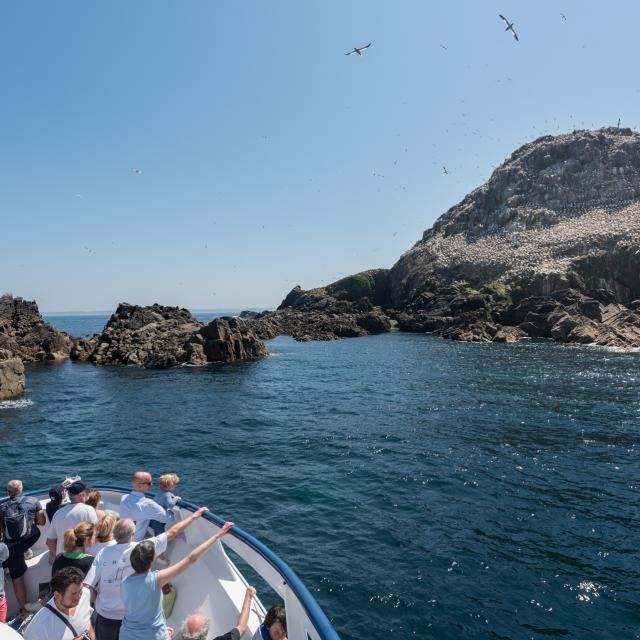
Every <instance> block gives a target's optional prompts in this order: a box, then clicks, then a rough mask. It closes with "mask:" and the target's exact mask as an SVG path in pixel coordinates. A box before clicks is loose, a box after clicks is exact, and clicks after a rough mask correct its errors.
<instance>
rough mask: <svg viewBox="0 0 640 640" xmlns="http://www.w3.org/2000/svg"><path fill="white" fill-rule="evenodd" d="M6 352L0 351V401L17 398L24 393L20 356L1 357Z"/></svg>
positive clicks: (22, 368)
mask: <svg viewBox="0 0 640 640" xmlns="http://www.w3.org/2000/svg"><path fill="white" fill-rule="evenodd" d="M7 354H8V352H6V351H4V352H2V351H0V401H1V400H10V399H12V398H17V397H19V396H21V395H22V394H23V393H24V387H25V383H24V365H23V364H22V360H20V358H6V359H3V358H4V356H5V355H7Z"/></svg>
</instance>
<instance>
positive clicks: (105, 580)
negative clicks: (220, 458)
mask: <svg viewBox="0 0 640 640" xmlns="http://www.w3.org/2000/svg"><path fill="white" fill-rule="evenodd" d="M206 510H207V508H206V507H201V508H200V509H198V510H197V511H196V512H194V513H192V514H191V515H190V516H189V517H187V518H185V519H184V520H181V521H180V522H178V523H176V524H175V525H174V526H173V527H171V529H169V530H168V531H166V532H165V533H162V534H160V535H159V536H156V537H154V538H150V539H149V541H150V542H151V543H152V544H153V546H154V548H155V553H156V554H157V555H159V554H161V553H164V552H165V550H166V548H167V542H169V541H171V540H173V539H174V538H176V537H177V536H179V535H180V534H181V533H182V532H183V531H184V530H185V529H186V528H187V527H188V526H189V525H190V524H191V523H192V522H194V521H195V520H196V519H197V518H199V517H200V516H201V515H202V514H203V513H204V512H205V511H206ZM134 532H135V525H134V523H133V521H132V520H131V519H129V518H123V519H120V520H118V522H117V523H116V526H115V527H114V529H113V537H114V538H115V541H116V544H115V545H113V546H111V547H105V548H104V549H101V550H100V551H99V552H98V555H97V556H96V557H95V559H94V561H93V564H92V565H91V568H90V569H89V572H88V573H87V575H86V577H85V579H84V582H85V584H86V585H87V586H88V587H90V588H91V589H92V590H93V591H95V592H96V594H97V596H96V600H95V609H96V613H97V618H96V640H118V634H119V633H120V626H121V625H122V618H123V616H124V604H123V602H122V599H121V598H120V585H121V583H122V581H123V580H124V579H125V578H126V577H128V576H130V575H131V574H132V573H133V572H134V571H133V568H132V567H131V562H130V560H129V558H130V556H131V552H132V551H133V549H134V548H135V546H136V542H135V541H134V539H133V538H134Z"/></svg>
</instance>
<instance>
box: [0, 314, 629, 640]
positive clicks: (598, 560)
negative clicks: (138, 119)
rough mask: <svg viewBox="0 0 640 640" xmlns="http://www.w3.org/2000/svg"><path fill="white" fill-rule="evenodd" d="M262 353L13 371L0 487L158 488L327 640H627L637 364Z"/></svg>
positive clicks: (538, 349)
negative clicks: (253, 543) (277, 579)
mask: <svg viewBox="0 0 640 640" xmlns="http://www.w3.org/2000/svg"><path fill="white" fill-rule="evenodd" d="M105 320H106V318H104V317H101V318H96V319H94V320H93V322H94V323H95V324H96V326H93V327H91V328H89V329H87V333H93V332H94V331H97V330H99V329H100V328H101V326H102V324H104V321H105ZM53 321H54V323H55V324H56V325H57V326H58V327H59V328H61V329H67V330H69V331H71V333H75V334H78V333H80V331H78V330H77V327H78V323H79V322H80V323H81V322H82V321H81V320H78V319H77V318H75V319H65V318H60V317H56V318H53ZM87 322H88V320H87V319H86V317H85V323H87ZM72 324H73V327H75V328H72ZM87 326H88V325H87ZM268 346H269V349H270V350H271V352H272V354H273V355H272V356H271V357H269V358H266V359H264V360H262V361H259V362H253V363H243V364H237V365H220V366H208V367H204V368H182V369H174V370H168V371H147V370H140V369H135V368H96V367H93V366H92V365H80V364H73V363H71V362H67V363H64V364H61V365H43V366H31V367H29V369H28V374H27V375H28V377H27V384H28V394H27V400H28V404H26V405H24V406H22V407H13V408H8V407H7V406H6V405H5V408H3V409H0V456H1V459H2V474H1V475H2V477H3V478H5V479H7V478H10V477H14V476H20V477H22V478H23V479H24V480H25V481H26V482H27V484H28V485H29V486H30V487H40V486H43V485H47V484H48V483H50V482H51V481H53V480H57V479H59V478H60V477H61V476H63V475H64V474H66V473H75V472H78V473H80V474H81V475H82V476H83V477H84V478H86V479H89V480H91V481H94V482H96V483H98V482H102V483H106V482H109V483H117V484H123V485H124V484H126V483H127V480H128V477H129V474H130V472H131V471H132V470H134V469H137V468H145V469H149V470H151V471H152V472H153V473H154V474H158V473H162V472H169V471H175V472H177V473H178V474H179V475H181V476H182V478H183V480H182V483H181V485H180V487H179V493H180V495H182V496H184V497H187V498H190V499H192V500H194V501H198V502H202V503H204V504H207V505H208V506H209V507H210V508H211V509H212V510H213V511H215V512H217V513H218V514H219V515H221V516H223V517H226V518H230V519H233V520H234V521H235V522H237V523H238V524H239V525H240V526H242V527H243V528H244V529H245V530H247V531H249V532H251V533H253V534H254V535H256V536H257V537H258V538H260V539H261V540H263V541H264V542H265V543H266V544H268V545H269V546H270V547H271V548H272V549H273V550H274V551H275V552H276V553H278V554H279V555H280V556H281V557H282V558H283V559H284V560H285V561H286V562H287V563H288V564H290V566H291V567H292V568H293V569H294V570H295V571H296V572H297V573H298V575H299V576H300V577H301V578H302V580H303V581H304V582H305V584H306V585H307V586H308V587H309V589H310V590H311V591H312V592H313V593H314V594H315V596H316V598H317V599H318V601H319V603H320V605H321V606H322V607H323V609H324V610H325V612H326V613H327V615H328V616H329V617H330V618H331V619H332V621H333V623H334V625H335V627H336V629H337V631H338V632H339V633H340V634H341V636H342V638H343V639H344V640H349V639H356V638H357V639H363V640H364V639H379V640H382V639H386V638H388V637H389V636H390V634H392V633H393V634H394V636H395V637H398V638H413V637H417V638H438V639H453V638H456V639H459V638H465V639H467V640H469V639H475V638H478V639H480V638H482V639H508V638H511V639H514V640H515V639H521V638H535V639H547V640H548V638H550V637H562V638H581V639H591V638H593V639H594V640H596V639H597V640H605V639H611V640H621V639H626V638H640V593H639V581H640V565H639V562H638V559H639V558H638V549H639V548H640V527H639V524H638V506H639V502H640V500H639V497H638V496H639V482H640V481H639V480H638V476H639V472H640V464H639V462H640V450H639V447H638V445H639V441H640V427H639V425H640V374H639V367H638V365H639V358H640V354H637V353H616V352H611V351H605V350H598V349H589V348H584V347H578V348H575V347H563V346H559V345H554V344H550V343H546V342H523V343H520V344H517V345H484V344H464V343H456V342H450V341H445V340H441V339H439V338H434V337H430V336H425V335H408V334H401V333H391V334H387V335H383V336H378V337H367V338H358V339H352V340H342V341H338V342H330V343H322V342H309V343H296V342H294V341H293V340H291V339H289V338H284V337H283V338H277V339H275V340H273V341H271V342H269V343H268Z"/></svg>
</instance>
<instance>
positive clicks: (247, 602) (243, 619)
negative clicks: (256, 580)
mask: <svg viewBox="0 0 640 640" xmlns="http://www.w3.org/2000/svg"><path fill="white" fill-rule="evenodd" d="M255 595H256V590H255V589H254V588H253V587H247V591H246V592H245V594H244V602H243V603H242V609H241V610H240V617H239V618H238V623H237V624H236V629H237V630H238V631H239V632H240V636H242V635H243V634H244V632H245V631H246V630H247V624H248V623H249V613H250V611H251V601H252V600H253V596H255Z"/></svg>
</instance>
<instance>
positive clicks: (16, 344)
mask: <svg viewBox="0 0 640 640" xmlns="http://www.w3.org/2000/svg"><path fill="white" fill-rule="evenodd" d="M0 349H2V350H4V351H5V352H7V353H8V354H10V356H12V357H18V358H20V359H21V360H22V361H23V362H37V361H44V360H64V359H65V358H67V357H68V355H69V352H70V350H71V339H70V337H69V336H68V335H67V334H66V333H61V332H60V331H58V330H57V329H56V328H55V327H53V326H51V325H50V324H49V323H47V322H45V321H44V319H43V318H42V316H41V315H40V312H39V311H38V305H37V304H36V303H35V302H33V301H31V302H30V301H27V300H23V299H22V298H18V297H15V298H14V297H13V296H12V295H11V294H5V295H3V296H0Z"/></svg>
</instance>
